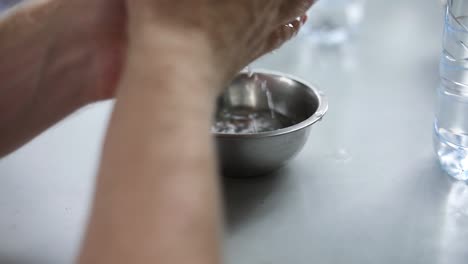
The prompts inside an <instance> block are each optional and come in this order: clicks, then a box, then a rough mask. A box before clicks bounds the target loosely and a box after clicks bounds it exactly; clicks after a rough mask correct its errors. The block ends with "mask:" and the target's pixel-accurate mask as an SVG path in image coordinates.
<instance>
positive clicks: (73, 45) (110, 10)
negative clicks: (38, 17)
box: [51, 0, 127, 103]
mask: <svg viewBox="0 0 468 264" xmlns="http://www.w3.org/2000/svg"><path fill="white" fill-rule="evenodd" d="M52 1H56V3H57V5H60V7H59V11H58V12H57V14H58V15H57V18H56V19H55V22H54V23H55V24H56V26H55V28H56V29H55V32H56V35H55V43H54V44H53V45H54V46H53V47H52V49H53V50H55V52H56V54H54V57H55V58H64V57H65V58H66V57H70V58H72V57H73V54H75V56H82V57H80V59H79V60H78V63H74V66H73V67H72V72H71V73H70V74H69V75H66V76H52V77H51V79H52V81H55V80H60V79H61V78H60V77H62V79H63V78H67V79H65V80H62V81H61V82H62V83H77V84H78V85H80V86H81V87H80V89H82V90H83V94H84V96H85V97H86V99H85V100H86V102H85V103H90V102H95V101H99V100H105V99H110V98H112V97H114V95H115V91H116V87H117V85H118V81H119V79H120V75H121V71H122V67H123V62H124V58H125V51H126V46H127V38H126V24H127V11H126V6H125V1H124V0H99V1H94V0H68V1H61V0H52ZM70 60H71V59H70ZM52 68H53V67H52Z"/></svg>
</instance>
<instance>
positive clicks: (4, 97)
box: [0, 0, 312, 264]
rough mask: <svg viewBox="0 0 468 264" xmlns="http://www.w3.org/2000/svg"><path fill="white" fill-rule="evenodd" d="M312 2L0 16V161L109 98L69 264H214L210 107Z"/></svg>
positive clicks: (75, 0)
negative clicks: (79, 237) (83, 221)
mask: <svg viewBox="0 0 468 264" xmlns="http://www.w3.org/2000/svg"><path fill="white" fill-rule="evenodd" d="M311 4H312V3H311V1H308V0H288V1H286V0H255V1H252V0H191V1H189V0H179V1H173V0H170V1H169V0H135V1H127V2H125V1H123V0H122V1H117V0H102V1H92V0H68V1H60V0H48V1H47V0H44V1H40V2H34V4H30V5H25V6H23V7H21V8H18V9H16V10H14V11H12V12H10V14H7V15H6V16H5V17H4V18H3V19H2V20H1V21H0V39H2V40H6V41H1V42H0V77H1V78H2V81H3V82H2V85H1V87H0V94H1V96H0V155H2V154H7V153H9V152H11V151H12V150H14V149H16V148H18V147H19V146H21V145H22V144H24V143H26V142H27V141H29V140H30V139H32V138H33V137H34V136H36V135H37V134H39V133H41V132H42V131H44V130H45V129H46V128H47V127H49V126H51V125H53V124H54V123H55V122H57V121H59V120H60V119H62V118H64V117H65V116H67V115H68V114H69V113H71V112H73V111H75V110H76V109H78V108H80V107H82V106H83V105H86V104H89V103H92V102H96V101H99V100H103V99H107V98H111V97H113V96H115V97H116V105H115V109H114V112H113V114H112V119H111V121H110V124H109V129H108V132H107V136H106V140H105V145H104V147H103V153H102V160H101V165H100V169H99V173H98V176H97V185H96V194H95V200H94V203H93V209H92V212H91V216H90V222H89V226H88V229H87V232H86V235H85V237H84V241H83V248H82V250H81V254H80V256H79V258H78V260H77V261H78V262H79V263H116V264H118V263H171V264H173V263H200V264H202V263H203V264H208V263H221V255H222V253H221V249H220V235H221V230H222V229H221V228H222V219H221V216H220V215H221V214H220V211H221V210H220V207H221V206H220V204H219V200H220V199H219V195H220V193H219V186H218V175H217V168H216V158H215V157H216V156H215V152H214V146H213V141H212V139H211V137H210V134H209V127H210V123H211V114H212V111H213V109H214V101H215V100H214V99H215V97H216V95H217V94H218V93H219V92H220V91H221V88H222V87H223V86H224V85H225V84H226V83H227V82H229V80H230V79H231V78H232V77H233V75H234V74H235V73H236V72H237V71H238V70H239V69H240V68H242V67H244V66H245V65H246V64H248V63H249V62H251V61H252V60H253V59H255V58H257V57H259V56H261V55H262V54H264V53H266V52H269V51H271V50H272V49H274V48H277V47H279V46H280V45H281V44H282V43H283V42H284V41H286V40H288V39H289V38H291V37H292V36H293V35H294V34H295V33H297V30H298V28H299V27H300V25H301V24H302V23H303V22H304V19H305V17H302V19H301V20H296V17H298V16H301V15H303V14H304V13H305V11H306V10H307V8H308V7H309V6H310V5H311ZM76 14H80V15H79V16H77V15H76ZM70 18H74V19H70ZM287 23H292V24H293V27H288V26H285V24H287ZM31 43H34V45H31Z"/></svg>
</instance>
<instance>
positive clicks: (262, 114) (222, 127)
mask: <svg viewBox="0 0 468 264" xmlns="http://www.w3.org/2000/svg"><path fill="white" fill-rule="evenodd" d="M272 111H274V110H270V109H266V110H261V111H255V110H252V109H250V108H245V107H237V108H229V109H223V110H221V111H219V112H218V114H217V115H216V120H215V122H214V124H213V126H212V132H215V133H226V134H254V133H261V132H268V131H274V130H278V129H282V128H286V127H289V126H292V125H294V124H295V122H294V121H293V120H291V119H290V118H288V117H286V116H284V115H283V114H281V113H278V112H274V115H272V114H271V113H272Z"/></svg>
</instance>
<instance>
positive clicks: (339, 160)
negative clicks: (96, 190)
mask: <svg viewBox="0 0 468 264" xmlns="http://www.w3.org/2000/svg"><path fill="white" fill-rule="evenodd" d="M366 8H367V10H366V11H367V12H366V17H365V20H364V24H363V26H362V31H361V34H360V35H359V37H358V38H357V39H356V40H355V41H354V42H352V43H350V45H347V46H345V47H341V48H339V49H336V48H335V49H323V48H321V49H319V48H317V47H314V46H313V45H312V44H311V43H308V42H307V41H304V39H299V40H296V41H294V42H293V43H291V44H289V45H287V46H286V47H284V48H283V49H282V50H281V51H279V52H277V53H276V54H275V55H273V56H270V57H267V58H265V59H263V60H262V61H260V62H258V63H257V64H256V66H258V67H263V68H269V69H273V70H280V71H284V72H287V73H291V74H294V75H297V76H299V77H301V78H303V79H305V80H307V81H310V82H313V83H315V84H317V85H318V86H319V87H321V88H322V90H324V91H325V92H326V93H327V94H328V96H329V100H330V111H329V113H328V115H327V116H326V118H325V119H324V120H323V121H322V122H321V123H319V124H318V125H316V126H315V127H314V128H313V130H312V133H311V138H310V140H309V142H308V143H307V145H306V146H305V148H304V150H303V152H302V153H301V154H300V155H299V156H298V157H297V158H296V159H294V161H292V162H291V163H290V164H289V165H288V166H287V167H285V168H283V169H281V170H280V171H278V172H277V173H275V174H274V175H271V176H269V177H264V178H258V179H250V180H234V179H230V180H227V181H226V182H225V184H224V189H225V201H226V211H227V227H226V239H225V248H226V263H229V264H239V263H241V264H273V263H278V264H283V263H294V264H308V263H320V264H324V263H358V264H365V263H369V264H374V263H380V264H386V263H388V264H393V263H411V264H417V263H421V264H432V263H447V264H458V263H460V264H461V263H464V264H465V263H468V187H467V186H465V185H464V184H462V183H456V182H452V181H451V180H449V179H448V178H447V177H446V176H445V175H444V174H443V173H442V172H441V170H440V169H439V167H438V164H437V162H436V159H435V157H434V154H433V150H432V120H433V112H434V110H433V109H434V105H433V102H434V95H435V89H436V87H437V85H438V60H439V54H440V43H441V31H442V18H443V16H442V13H443V12H442V7H441V5H440V3H439V2H438V1H435V0H430V1H428V0H413V1H406V0H394V1H390V2H389V1H386V0H370V1H368V2H367V6H366ZM111 107H112V104H111V103H102V104H98V105H94V106H90V107H87V108H86V109H83V110H81V111H79V112H78V113H76V114H74V115H73V116H72V117H70V118H68V119H67V120H65V121H64V122H62V123H60V124H59V125H57V126H56V127H54V128H52V129H50V130H49V131H48V132H46V133H45V134H43V135H42V136H40V137H39V138H37V139H36V140H34V141H33V142H32V143H31V144H29V145H28V146H26V147H24V148H23V149H21V150H19V151H18V152H16V153H14V154H13V155H11V156H9V157H7V158H5V159H3V160H0V263H1V264H29V263H31V264H33V263H34V264H55V263H57V264H62V263H72V260H73V257H74V256H75V254H76V252H77V249H78V245H79V242H80V237H81V235H82V232H83V228H84V226H85V223H86V216H87V210H88V208H89V203H90V201H91V195H92V192H93V183H94V177H95V171H96V165H97V162H98V158H99V151H100V147H101V143H102V139H103V133H104V131H105V128H106V124H107V120H108V118H109V113H110V110H111ZM136 246H138V245H136Z"/></svg>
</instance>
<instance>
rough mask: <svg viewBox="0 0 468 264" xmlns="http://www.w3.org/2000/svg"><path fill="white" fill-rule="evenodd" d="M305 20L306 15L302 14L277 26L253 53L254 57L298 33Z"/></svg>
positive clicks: (267, 51)
mask: <svg viewBox="0 0 468 264" xmlns="http://www.w3.org/2000/svg"><path fill="white" fill-rule="evenodd" d="M306 21H307V15H302V16H300V17H298V18H296V19H294V20H292V21H290V22H289V23H286V24H284V25H282V26H280V27H279V28H277V29H276V30H275V31H274V32H273V33H271V34H270V36H269V37H268V38H267V40H266V41H265V43H264V45H263V46H262V48H261V49H260V50H259V51H258V52H257V53H256V54H255V56H254V59H258V58H259V57H261V56H263V55H265V54H267V53H270V52H272V51H274V50H276V49H278V48H280V47H281V46H282V45H283V44H284V43H286V42H287V41H288V40H290V39H292V38H293V37H294V36H296V35H297V33H299V31H300V29H301V27H302V26H303V25H304V24H305V23H306Z"/></svg>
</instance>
